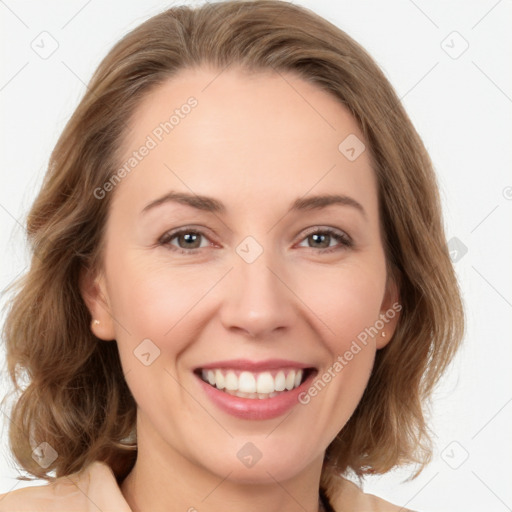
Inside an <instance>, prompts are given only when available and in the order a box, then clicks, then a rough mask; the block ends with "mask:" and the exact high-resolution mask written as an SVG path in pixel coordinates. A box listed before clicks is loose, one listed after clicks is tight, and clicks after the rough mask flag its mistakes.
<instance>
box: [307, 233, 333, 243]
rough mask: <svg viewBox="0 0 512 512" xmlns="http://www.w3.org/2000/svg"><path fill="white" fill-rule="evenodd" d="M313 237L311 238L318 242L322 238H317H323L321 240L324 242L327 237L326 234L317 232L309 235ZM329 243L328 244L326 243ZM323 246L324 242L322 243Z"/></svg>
mask: <svg viewBox="0 0 512 512" xmlns="http://www.w3.org/2000/svg"><path fill="white" fill-rule="evenodd" d="M311 236H312V237H313V239H314V240H315V241H316V242H318V241H320V242H321V241H322V240H319V239H323V241H324V242H325V240H326V239H327V238H328V235H319V234H318V233H316V234H314V235H311ZM327 245H329V244H327ZM323 246H325V244H324V245H323Z"/></svg>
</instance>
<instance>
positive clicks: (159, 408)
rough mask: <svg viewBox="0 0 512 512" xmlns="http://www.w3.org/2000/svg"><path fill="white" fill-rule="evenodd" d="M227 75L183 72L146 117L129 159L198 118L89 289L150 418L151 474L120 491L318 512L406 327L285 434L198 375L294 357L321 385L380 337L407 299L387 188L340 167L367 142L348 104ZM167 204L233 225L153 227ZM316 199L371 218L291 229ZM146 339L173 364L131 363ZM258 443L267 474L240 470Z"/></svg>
mask: <svg viewBox="0 0 512 512" xmlns="http://www.w3.org/2000/svg"><path fill="white" fill-rule="evenodd" d="M219 73H220V71H219V70H211V69H208V68H199V69H193V70H192V69H189V70H185V71H181V72H180V73H179V74H178V75H176V76H174V77H173V78H171V79H170V80H169V81H167V82H166V83H165V84H163V85H160V86H159V87H158V88H157V89H155V90H154V91H153V92H152V93H151V94H150V95H149V96H147V97H146V98H145V99H144V100H143V102H142V103H141V104H140V105H139V108H138V110H137V112H136V115H135V116H134V118H133V119H132V122H131V128H132V129H131V131H130V133H129V135H128V137H127V139H126V141H125V142H126V144H125V145H124V146H123V147H124V148H125V149H126V157H127V158H128V157H129V156H130V155H131V153H132V152H133V151H134V150H136V149H137V148H139V147H140V146H141V145H142V144H143V143H144V141H145V140H146V137H147V136H148V135H149V134H151V133H152V130H154V128H155V127H156V126H158V125H159V123H161V122H162V121H164V120H165V119H168V117H169V114H168V113H169V112H170V113H172V111H173V110H174V109H175V108H177V107H179V106H180V105H183V104H184V103H185V102H186V100H187V98H189V97H190V96H194V97H195V98H196V99H197V101H198V105H197V107H195V108H194V109H193V110H192V111H191V112H190V114H188V116H186V117H185V118H184V119H181V120H180V123H179V125H178V126H176V127H175V128H174V129H173V131H172V132H171V133H170V134H168V135H167V136H165V137H164V139H163V140H162V142H160V143H159V144H158V146H157V147H156V148H154V149H153V150H152V151H151V152H150V153H149V155H148V156H146V157H145V158H144V159H143V160H142V161H141V162H140V163H139V164H138V165H137V167H136V169H134V170H133V171H132V172H131V173H130V174H129V175H128V176H126V177H125V178H124V179H123V180H122V181H121V183H119V184H118V185H117V186H116V188H115V190H114V191H113V192H110V193H113V194H114V195H113V198H112V199H113V202H112V204H111V209H110V215H109V218H108V222H107V226H106V232H105V242H106V243H105V251H104V254H103V266H102V268H101V269H100V270H99V271H98V272H96V273H94V272H89V273H88V274H87V276H86V277H85V278H84V279H83V284H82V293H83V296H84V299H85V300H86V303H87V305H88V307H89V309H90V311H91V314H92V317H93V318H94V319H97V320H98V321H99V323H93V325H92V329H93V331H94V333H95V334H96V336H98V337H99V338H101V339H104V340H114V339H115V340H116V341H115V342H117V344H118V346H119V351H120V357H121V362H122V366H123V370H124V372H125V376H126V380H127V383H128V385H129V387H130V389H131V391H132V393H133V396H134V397H135V400H136V402H137V404H138V413H137V414H138V417H137V435H138V459H137V462H136V464H135V467H134V469H133V470H132V472H131V473H130V474H129V475H128V477H127V478H126V479H125V480H124V481H123V483H122V485H121V490H122V493H123V495H124V496H125V498H126V500H127V502H128V503H129V505H130V506H131V508H132V509H133V510H134V511H149V510H169V511H185V510H189V509H190V510H193V509H191V507H194V508H195V509H197V510H200V511H201V512H202V511H209V512H216V511H221V510H222V511H224V512H226V511H235V510H237V511H238V510H245V511H248V512H251V511H254V512H256V511H261V510H266V511H268V512H270V511H276V512H277V511H280V512H291V511H297V510H308V511H316V510H317V509H318V488H319V481H320V474H321V466H322V461H323V456H324V452H325V450H326V448H327V446H328V445H329V443H330V442H331V441H332V439H333V438H334V437H335V436H336V435H337V433H338V432H339V431H340V430H341V429H342V427H343V426H344V425H345V423H346V422H347V421H348V419H349V417H350V416H351V414H352V413H353V411H354V410H355V408H356V405H357V403H358V402H359V400H360V398H361V396H362V393H363V391H364V389H365V387H366V385H367V382H368V378H369V375H370V373H371V368H372V365H373V362H374V357H375V353H376V351H377V350H378V349H380V348H382V347H383V346H385V344H386V343H387V342H388V340H389V339H390V338H391V336H392V334H393V331H394V329H395V325H396V320H397V318H398V315H396V316H395V318H394V319H393V320H390V321H389V322H388V323H387V324H386V325H385V328H384V330H385V334H386V337H385V338H383V337H381V336H376V337H375V338H371V337H370V338H369V340H368V344H367V345H366V346H362V350H361V351H360V352H359V353H358V354H357V355H356V356H354V358H353V359H352V360H351V361H350V362H349V363H348V364H347V365H346V366H345V367H344V368H343V370H342V371H341V372H338V373H337V374H336V376H335V377H334V378H333V379H332V380H331V382H330V383H329V384H328V385H327V386H326V387H325V388H324V389H323V390H322V391H321V392H320V393H318V395H317V396H316V397H314V398H312V399H311V401H310V402H309V403H308V404H307V405H301V404H297V405H296V406H294V408H293V409H292V410H291V413H286V414H284V415H282V416H280V417H278V418H275V419H271V420H247V419H241V418H235V417H233V416H231V415H229V414H227V413H225V412H223V411H221V410H219V409H218V408H217V407H216V405H215V404H213V403H212V402H211V401H210V400H209V398H208V397H207V396H206V395H205V393H204V391H203V390H202V389H201V386H200V383H199V382H198V379H197V377H196V376H195V375H194V374H193V373H192V370H193V369H194V368H196V367H198V366H201V365H202V364H206V363H209V362H213V361H218V360H223V359H232V358H246V359H251V360H255V361H260V360H263V359H267V358H285V359H292V360H295V361H300V362H307V363H308V364H309V363H310V365H311V366H314V367H316V368H317V369H318V371H319V375H321V374H323V373H324V372H326V371H327V369H328V368H329V367H332V365H333V363H334V362H335V361H336V359H337V357H338V356H339V355H342V354H343V353H344V352H345V351H346V350H347V349H349V347H350V345H351V343H352V342H353V340H355V339H356V337H357V335H358V334H359V333H361V332H362V331H364V329H365V328H367V327H369V326H372V325H374V324H375V322H376V320H378V319H379V315H380V314H382V313H385V312H386V310H388V309H389V308H390V307H391V306H392V304H393V303H394V302H396V301H397V300H398V295H397V290H396V286H395V284H394V283H393V281H392V280H391V279H389V280H388V279H387V275H386V261H385V255H384V250H383V245H382V240H381V233H380V219H379V213H378V200H377V184H376V178H375V175H374V171H373V170H372V166H371V160H370V155H369V151H364V152H363V153H362V154H361V155H360V156H359V157H358V158H357V159H356V160H355V161H353V162H351V161H349V160H348V159H347V158H346V157H345V156H344V155H343V154H342V153H341V152H340V151H339V150H338V146H339V144H340V142H341V141H343V140H344V139H345V138H346V137H347V136H348V135H349V134H355V135H356V136H357V137H358V138H359V139H360V140H361V141H364V137H363V135H362V133H361V132H360V130H359V128H358V125H357V123H356V121H355V120H354V118H353V117H352V116H351V115H350V114H349V112H348V110H347V109H346V108H345V107H344V106H343V105H342V104H341V103H340V102H339V101H338V100H337V99H336V98H335V97H333V96H331V95H330V94H328V93H327V92H324V91H322V90H321V89H319V88H318V87H317V86H315V85H312V84H310V83H308V82H306V81H304V80H302V79H300V78H298V77H296V76H294V75H293V74H290V73H287V74H282V73H281V74H277V73H274V72H258V73H256V74H253V75H249V74H248V73H247V72H244V71H241V70H237V69H230V70H225V71H223V72H222V73H220V74H219ZM365 144H366V142H365ZM366 145H367V144H366ZM367 147H368V145H367ZM171 190H174V191H179V192H189V193H190V192H193V193H195V194H199V195H207V196H211V197H214V198H216V199H218V200H219V201H222V202H223V203H224V204H225V206H226V212H225V213H211V212H205V211H200V210H197V209H194V208H192V207H190V206H187V205H183V204H178V203H175V202H167V203H164V204H162V205H160V206H158V207H156V208H153V209H150V210H149V211H147V212H146V213H144V214H141V211H142V210H143V208H144V207H145V206H146V205H147V204H148V203H150V202H151V201H154V200H155V199H157V198H159V197H161V196H162V195H164V194H166V193H167V192H169V191H171ZM313 194H343V195H347V196H350V197H351V198H353V199H354V200H356V201H358V202H359V203H360V204H361V205H362V207H363V208H364V211H365V215H363V214H362V213H361V212H360V211H359V210H358V209H356V208H354V207H352V206H347V205H331V206H328V207H326V208H323V209H315V210H309V211H298V212H292V213H290V212H288V210H289V208H290V205H291V203H292V202H293V201H294V200H295V199H297V198H300V197H303V196H305V197H308V196H310V195H313ZM287 212H288V213H287ZM191 225H193V227H194V228H195V229H196V230H200V231H201V232H202V233H203V234H204V237H200V239H199V241H198V242H197V244H196V245H194V247H199V249H198V250H197V251H196V252H195V253H190V252H189V253H180V252H178V251H179V249H180V248H181V249H182V250H183V251H187V250H188V251H190V249H188V247H189V246H187V242H186V241H184V240H183V237H174V238H173V239H172V240H171V241H168V242H167V245H166V244H162V243H159V240H160V239H161V237H162V235H164V234H165V233H166V232H169V231H171V230H174V229H176V228H182V227H189V226H191ZM315 227H317V228H318V231H321V232H322V228H326V227H330V228H333V229H334V230H336V231H337V232H342V233H345V234H346V235H348V236H349V237H350V239H351V240H352V241H353V246H352V247H346V246H344V245H342V244H341V243H340V242H339V241H337V240H336V239H335V238H330V239H329V237H327V238H326V239H324V240H325V242H323V243H322V242H318V241H315V240H314V239H312V237H311V236H310V234H309V231H312V229H311V228H315ZM308 228H309V229H308ZM247 236H251V237H253V238H254V239H255V240H256V241H257V242H258V244H259V245H260V246H261V248H262V249H263V253H262V254H261V255H260V256H259V257H258V258H257V259H256V260H255V261H254V262H252V263H247V262H246V261H245V260H244V259H242V258H241V257H240V256H239V255H238V254H237V252H236V248H237V247H238V245H239V244H240V243H241V242H242V241H243V240H244V239H245V237H247ZM189 243H190V242H189ZM326 247H330V248H332V247H335V248H336V250H334V251H333V252H330V253H325V252H322V250H321V249H323V248H326ZM172 248H174V249H175V251H173V250H172ZM147 338H149V339H150V340H152V342H153V343H154V344H155V345H156V346H157V347H158V348H159V350H160V356H159V357H158V358H157V359H155V360H154V362H152V364H150V365H149V366H145V365H143V364H142V363H141V362H140V361H139V359H137V358H136V357H135V356H134V353H133V351H134V350H135V349H136V347H137V346H138V345H139V344H140V343H141V341H142V340H144V339H147ZM112 342H114V341H112ZM249 441H250V442H252V443H253V444H254V445H255V446H257V448H258V449H259V451H260V452H261V454H262V457H261V459H260V460H259V461H258V462H257V463H256V464H255V465H254V466H252V467H250V468H247V467H246V466H245V465H244V464H242V463H241V462H240V460H239V459H238V458H237V456H236V454H237V452H238V450H240V448H241V447H242V446H244V445H245V443H247V442H249Z"/></svg>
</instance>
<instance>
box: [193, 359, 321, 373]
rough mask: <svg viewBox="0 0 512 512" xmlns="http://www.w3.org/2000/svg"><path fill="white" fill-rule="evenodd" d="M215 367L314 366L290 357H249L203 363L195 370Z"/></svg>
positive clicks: (239, 368)
mask: <svg viewBox="0 0 512 512" xmlns="http://www.w3.org/2000/svg"><path fill="white" fill-rule="evenodd" d="M215 368H229V369H233V370H246V371H249V372H258V371H264V370H277V369H279V368H314V366H313V365H311V364H307V363H300V362H298V361H292V360H290V359H264V360H262V361H251V360H249V359H229V360H224V361H215V362H213V363H208V364H204V365H201V366H198V367H197V368H196V370H199V369H201V370H208V369H215Z"/></svg>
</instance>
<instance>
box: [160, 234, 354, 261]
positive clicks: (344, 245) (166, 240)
mask: <svg viewBox="0 0 512 512" xmlns="http://www.w3.org/2000/svg"><path fill="white" fill-rule="evenodd" d="M182 234H194V235H200V236H203V237H204V238H208V237H207V236H206V235H205V234H204V233H202V232H201V231H199V230H196V229H186V228H185V229H180V230H178V231H171V232H168V233H165V234H164V235H163V236H162V237H160V239H159V241H158V244H159V245H162V246H166V247H167V248H169V249H170V250H172V251H176V252H178V253H180V254H189V255H190V254H196V253H197V252H198V251H200V250H201V249H205V247H196V248H194V249H182V248H181V247H176V246H174V245H171V243H170V242H171V241H172V240H173V239H174V238H176V237H177V236H179V235H182ZM318 234H322V235H328V236H330V237H332V238H334V239H335V240H337V241H338V242H339V243H340V245H338V246H334V247H327V248H325V249H319V250H318V251H317V252H319V253H320V254H328V253H332V252H335V251H338V250H342V249H349V248H351V247H353V245H354V243H353V241H352V239H351V238H350V237H349V236H348V235H346V234H345V233H342V232H338V231H336V230H334V229H332V228H315V229H314V230H312V231H310V232H308V233H306V234H305V236H304V237H303V238H302V240H301V241H303V240H306V239H307V238H308V237H310V236H312V235H318ZM308 249H314V247H308Z"/></svg>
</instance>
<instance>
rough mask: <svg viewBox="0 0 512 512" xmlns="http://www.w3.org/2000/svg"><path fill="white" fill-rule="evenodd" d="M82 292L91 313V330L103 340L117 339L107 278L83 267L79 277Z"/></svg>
mask: <svg viewBox="0 0 512 512" xmlns="http://www.w3.org/2000/svg"><path fill="white" fill-rule="evenodd" d="M79 287H80V293H81V295H82V297H83V299H84V302H85V304H86V306H87V309H88V310H89V312H90V313H91V316H92V321H91V331H92V333H93V334H94V335H95V336H96V337H98V338H100V339H102V340H113V339H115V330H114V320H113V316H112V313H111V311H110V304H109V301H108V293H107V290H106V285H105V279H104V277H103V275H102V274H101V275H99V274H98V273H96V272H93V271H92V270H90V269H87V268H82V270H81V271H80V277H79Z"/></svg>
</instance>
